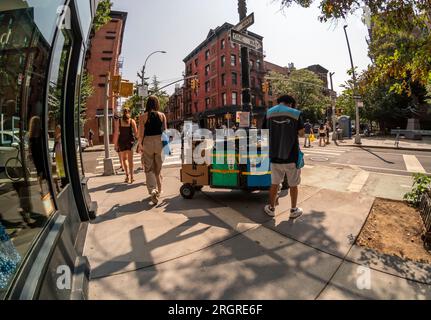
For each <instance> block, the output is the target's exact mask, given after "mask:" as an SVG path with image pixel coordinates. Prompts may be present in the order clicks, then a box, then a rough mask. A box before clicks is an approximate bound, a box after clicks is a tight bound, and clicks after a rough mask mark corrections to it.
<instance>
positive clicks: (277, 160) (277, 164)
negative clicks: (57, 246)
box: [262, 95, 305, 219]
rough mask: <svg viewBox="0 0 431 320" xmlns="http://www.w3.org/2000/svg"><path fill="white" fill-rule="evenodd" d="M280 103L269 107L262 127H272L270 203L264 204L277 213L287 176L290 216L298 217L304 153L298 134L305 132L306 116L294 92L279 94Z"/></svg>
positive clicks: (270, 130) (270, 128)
mask: <svg viewBox="0 0 431 320" xmlns="http://www.w3.org/2000/svg"><path fill="white" fill-rule="evenodd" d="M277 102H278V105H277V106H275V107H273V108H271V109H269V110H268V112H267V113H266V115H265V119H264V121H263V126H262V128H263V129H268V130H269V140H270V141H269V157H270V160H271V172H272V174H271V190H270V199H269V200H270V204H269V205H267V206H265V208H264V211H265V213H266V214H267V215H268V216H270V217H274V216H275V209H276V206H277V205H278V191H279V188H280V184H282V183H283V181H284V178H285V176H287V182H288V185H289V188H290V197H291V209H290V218H291V219H297V218H299V217H300V216H301V215H302V214H303V211H302V209H301V208H298V207H297V202H298V186H299V185H300V183H301V169H302V167H303V166H304V161H303V159H304V155H303V153H302V152H301V150H300V148H299V138H298V136H299V137H304V136H305V130H304V120H303V119H302V115H301V112H300V111H299V110H296V109H295V107H296V101H295V99H294V98H292V97H291V96H288V95H285V96H282V97H280V98H279V99H278V100H277Z"/></svg>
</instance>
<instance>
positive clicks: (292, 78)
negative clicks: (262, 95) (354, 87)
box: [269, 69, 330, 122]
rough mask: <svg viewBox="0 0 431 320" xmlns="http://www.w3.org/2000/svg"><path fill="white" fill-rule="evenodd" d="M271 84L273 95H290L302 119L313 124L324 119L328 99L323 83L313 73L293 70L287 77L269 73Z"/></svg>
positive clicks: (328, 102)
mask: <svg viewBox="0 0 431 320" xmlns="http://www.w3.org/2000/svg"><path fill="white" fill-rule="evenodd" d="M269 76H270V78H271V84H272V89H273V93H274V94H275V95H278V96H280V95H283V94H290V95H292V96H293V97H294V98H295V100H296V102H297V105H298V108H299V109H300V110H302V112H303V114H304V117H306V118H308V119H310V120H311V121H313V122H316V121H319V120H322V119H323V118H324V117H325V112H324V111H325V110H326V108H327V107H328V106H329V105H330V100H329V97H328V96H326V95H325V88H324V87H323V81H322V80H321V79H320V78H319V77H318V76H317V75H316V74H314V73H313V72H311V71H309V70H306V69H301V70H293V71H292V72H291V73H290V75H289V77H285V76H284V75H282V74H279V73H276V72H271V73H270V75H269Z"/></svg>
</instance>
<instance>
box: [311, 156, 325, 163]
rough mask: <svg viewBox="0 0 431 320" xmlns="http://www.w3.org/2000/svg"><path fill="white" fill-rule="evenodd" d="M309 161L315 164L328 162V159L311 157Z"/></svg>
mask: <svg viewBox="0 0 431 320" xmlns="http://www.w3.org/2000/svg"><path fill="white" fill-rule="evenodd" d="M310 160H311V161H315V162H327V161H329V158H325V157H313V158H310Z"/></svg>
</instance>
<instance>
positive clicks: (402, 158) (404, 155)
mask: <svg viewBox="0 0 431 320" xmlns="http://www.w3.org/2000/svg"><path fill="white" fill-rule="evenodd" d="M302 150H303V151H304V153H305V160H306V164H307V165H310V166H314V167H315V166H321V165H324V166H328V165H330V166H337V167H340V166H346V167H359V168H361V169H363V170H365V171H369V172H381V173H388V174H395V175H403V176H411V175H412V174H413V173H415V172H422V173H429V174H431V152H426V151H404V150H396V149H388V150H387V149H379V148H357V147H343V146H339V147H337V146H336V145H334V144H331V145H329V146H327V147H319V146H318V145H316V144H315V145H313V147H312V148H307V149H304V148H303V149H302ZM103 156H104V153H103V152H84V154H83V163H84V169H85V172H89V173H100V172H101V165H103V162H101V159H103ZM135 156H136V157H138V155H135ZM174 158H175V159H173V162H172V163H173V164H179V150H175V156H174ZM114 159H116V158H115V155H114ZM169 160H172V159H168V161H169ZM138 167H139V165H138Z"/></svg>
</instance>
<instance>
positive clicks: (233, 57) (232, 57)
mask: <svg viewBox="0 0 431 320" xmlns="http://www.w3.org/2000/svg"><path fill="white" fill-rule="evenodd" d="M230 65H231V66H232V67H236V55H234V54H231V55H230Z"/></svg>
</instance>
